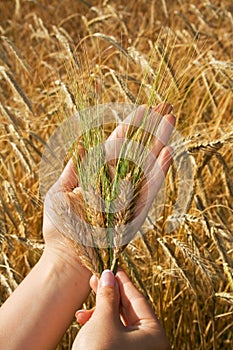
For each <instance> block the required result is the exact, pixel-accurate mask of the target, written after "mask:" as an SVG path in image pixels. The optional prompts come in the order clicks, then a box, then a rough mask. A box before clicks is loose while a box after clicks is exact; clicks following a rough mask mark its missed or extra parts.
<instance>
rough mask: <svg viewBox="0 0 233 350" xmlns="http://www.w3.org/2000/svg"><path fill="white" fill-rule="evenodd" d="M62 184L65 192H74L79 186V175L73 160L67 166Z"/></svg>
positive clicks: (63, 173)
mask: <svg viewBox="0 0 233 350" xmlns="http://www.w3.org/2000/svg"><path fill="white" fill-rule="evenodd" d="M60 179H61V183H62V187H63V189H64V190H68V191H70V190H72V189H73V188H75V187H77V186H78V175H77V170H76V168H75V165H74V163H73V160H72V158H71V159H70V160H69V161H68V163H67V164H66V166H65V168H64V170H63V172H62V174H61V176H60Z"/></svg>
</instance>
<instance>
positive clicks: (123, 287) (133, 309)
mask: <svg viewBox="0 0 233 350" xmlns="http://www.w3.org/2000/svg"><path fill="white" fill-rule="evenodd" d="M116 279H117V281H118V285H119V289H120V297H121V312H122V316H123V318H124V320H125V322H126V324H127V325H131V326H132V325H137V324H139V323H140V322H141V321H143V320H148V319H152V320H156V317H155V314H154V312H153V310H152V308H151V307H150V305H149V304H148V302H147V301H146V299H145V298H144V296H143V295H142V294H141V293H140V292H139V291H138V290H137V289H136V287H135V286H134V285H133V283H132V282H131V281H130V279H129V277H128V276H127V275H126V273H125V272H124V271H123V270H118V271H117V273H116Z"/></svg>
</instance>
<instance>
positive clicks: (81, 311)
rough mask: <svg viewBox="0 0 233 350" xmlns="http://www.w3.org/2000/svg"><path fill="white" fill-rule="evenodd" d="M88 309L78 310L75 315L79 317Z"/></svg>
mask: <svg viewBox="0 0 233 350" xmlns="http://www.w3.org/2000/svg"><path fill="white" fill-rule="evenodd" d="M85 312H86V310H78V311H76V312H75V317H76V318H78V316H79V315H81V314H84V313H85Z"/></svg>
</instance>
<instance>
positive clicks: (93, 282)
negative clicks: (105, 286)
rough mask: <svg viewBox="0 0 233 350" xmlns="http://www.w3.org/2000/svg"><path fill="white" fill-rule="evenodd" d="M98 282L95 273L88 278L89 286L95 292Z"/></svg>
mask: <svg viewBox="0 0 233 350" xmlns="http://www.w3.org/2000/svg"><path fill="white" fill-rule="evenodd" d="M98 283H99V279H98V277H97V276H96V275H92V276H91V278H90V286H91V288H92V289H93V291H94V292H95V293H96V292H97V288H98Z"/></svg>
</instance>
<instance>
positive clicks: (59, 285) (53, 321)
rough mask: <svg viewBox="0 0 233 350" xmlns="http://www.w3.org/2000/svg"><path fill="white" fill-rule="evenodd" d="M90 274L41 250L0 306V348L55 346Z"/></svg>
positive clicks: (81, 298) (83, 293)
mask: <svg viewBox="0 0 233 350" xmlns="http://www.w3.org/2000/svg"><path fill="white" fill-rule="evenodd" d="M89 278H90V274H89V273H88V272H87V270H86V269H85V268H83V267H82V266H81V265H80V264H78V266H76V267H74V266H70V264H69V263H68V262H67V261H66V260H64V261H62V262H61V261H60V260H57V259H56V258H54V256H53V254H51V253H50V252H49V251H46V250H45V252H44V253H43V255H42V257H41V259H40V260H39V262H38V263H37V265H36V266H35V267H34V268H33V269H32V271H31V272H30V273H29V275H28V276H27V277H26V278H25V279H24V281H23V282H22V283H21V284H20V285H19V287H18V288H17V289H16V290H15V291H14V293H13V294H12V295H11V296H10V297H9V299H8V300H7V301H6V302H5V304H4V305H3V306H2V308H1V309H0V348H1V349H6V350H8V349H9V350H13V349H14V350H15V349H19V350H21V349H24V350H27V349H30V350H31V349H33V350H36V349H39V350H43V349H54V348H55V347H56V345H57V343H58V342H59V340H60V338H61V337H62V335H63V334H64V333H65V331H66V329H67V328H68V326H69V325H70V323H71V322H72V319H73V316H74V312H75V310H77V308H79V307H80V306H81V304H82V303H83V301H84V300H85V298H86V297H87V295H88V293H89Z"/></svg>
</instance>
